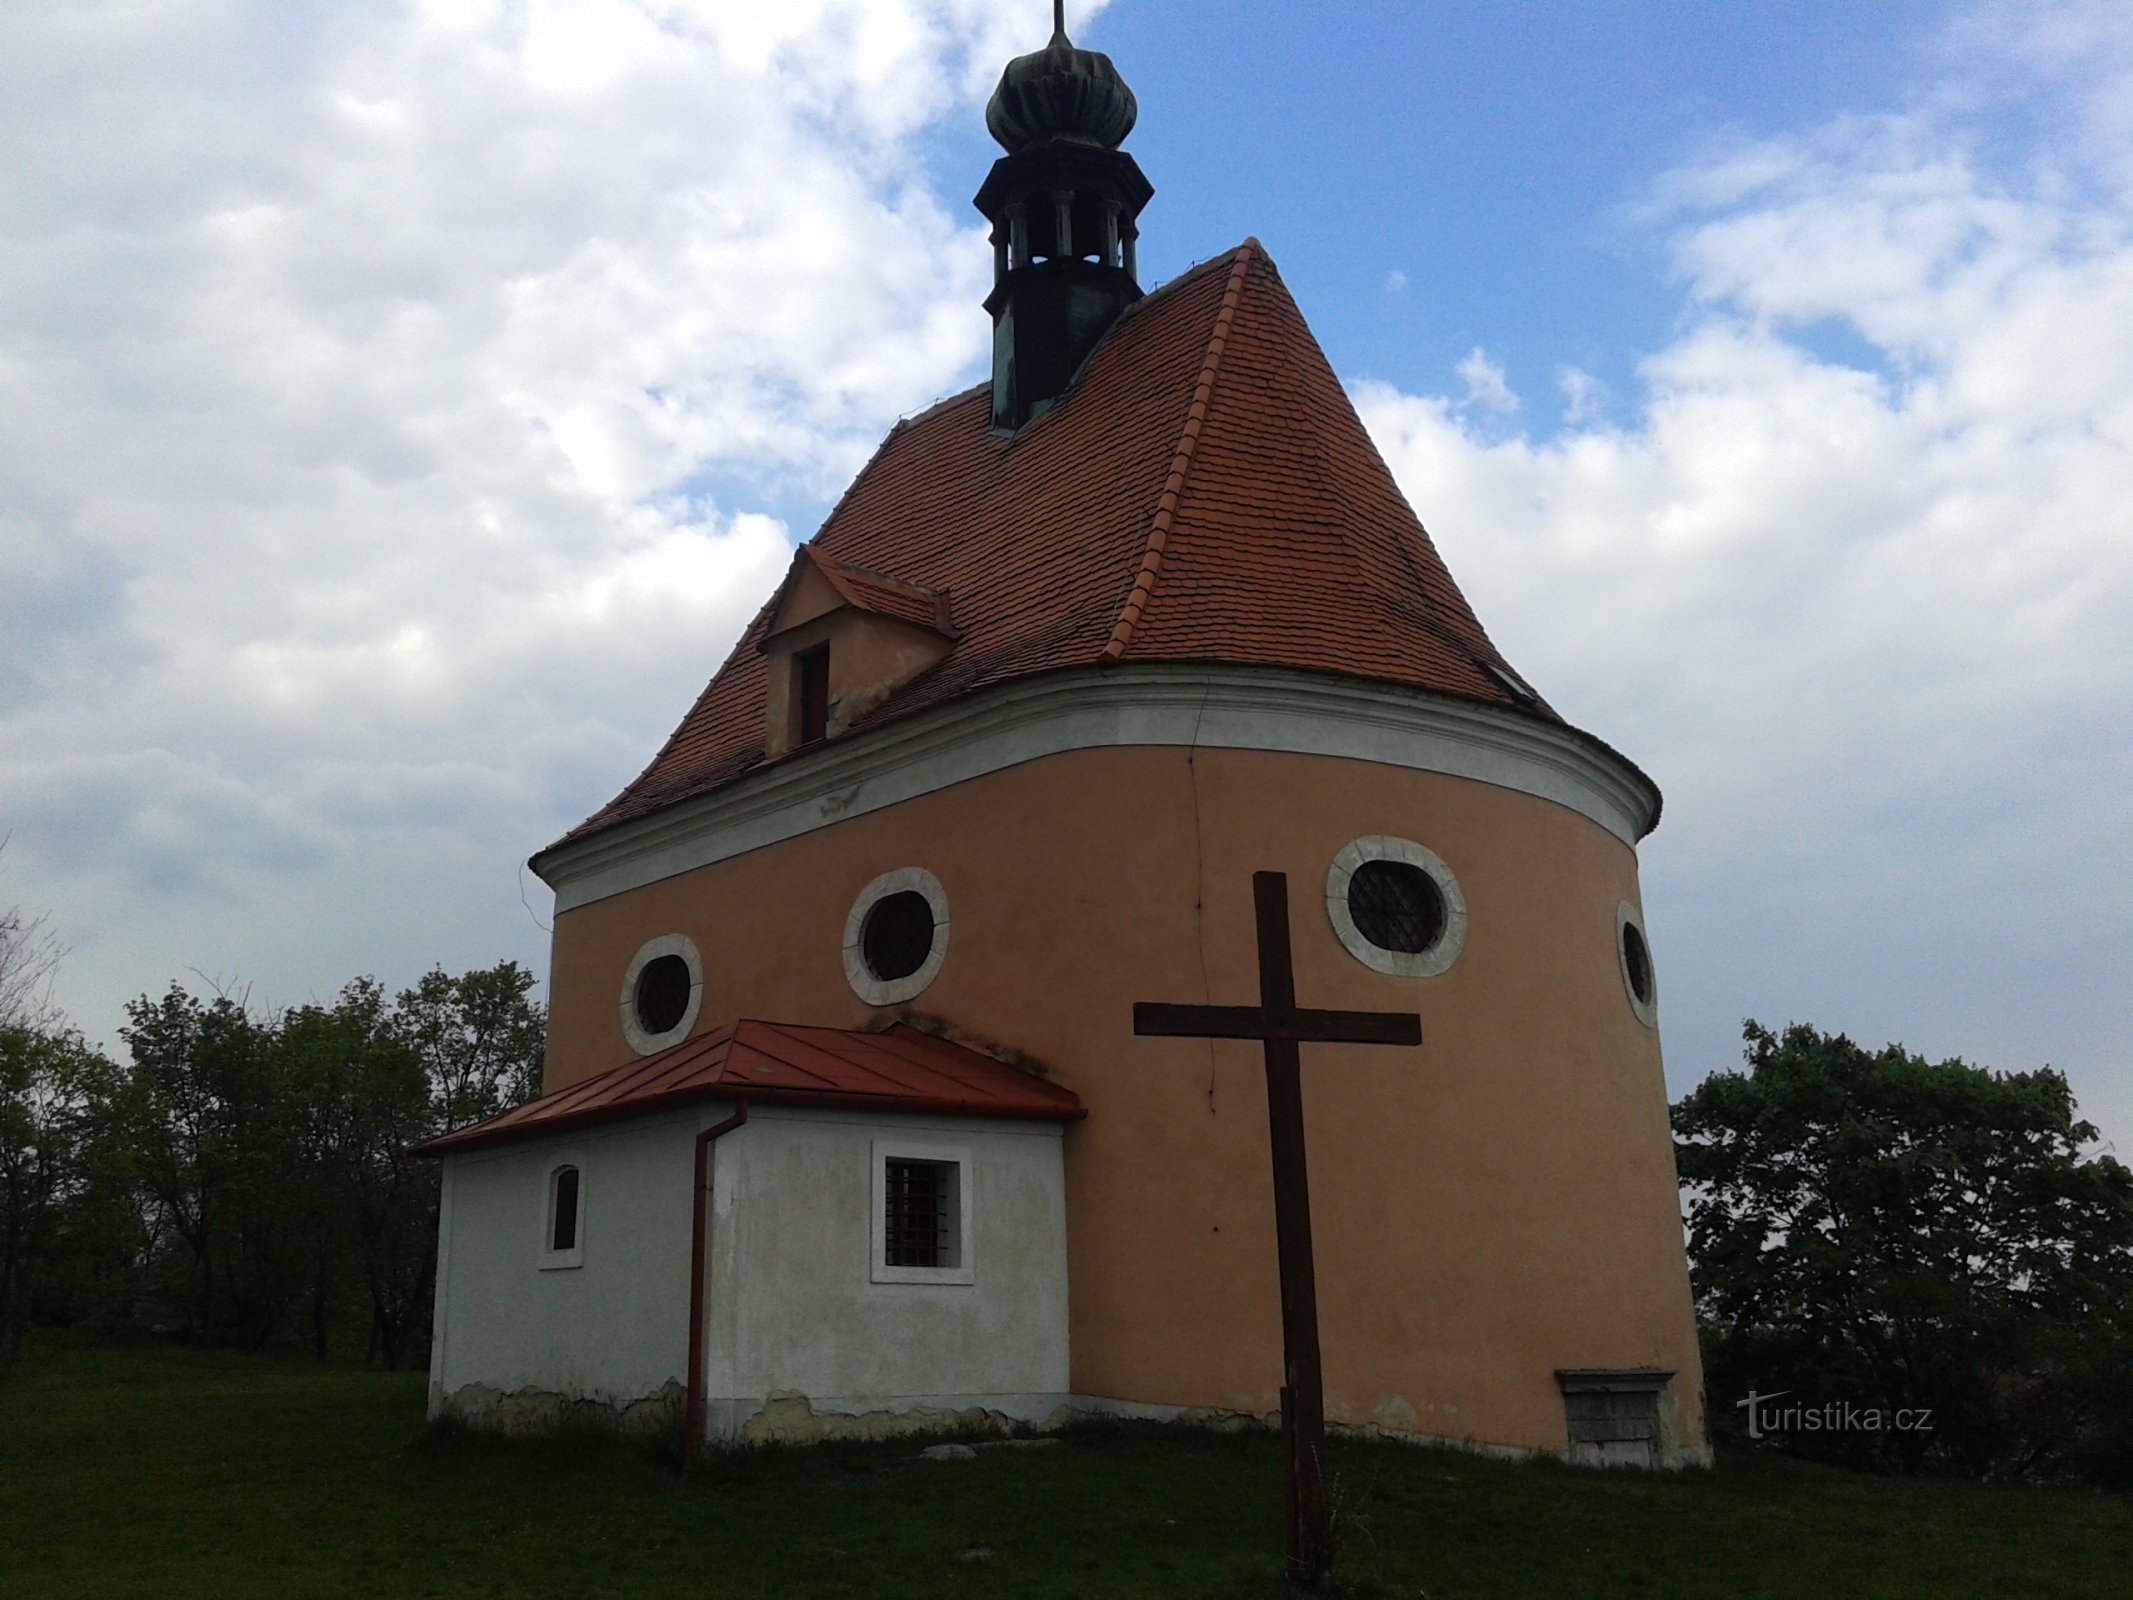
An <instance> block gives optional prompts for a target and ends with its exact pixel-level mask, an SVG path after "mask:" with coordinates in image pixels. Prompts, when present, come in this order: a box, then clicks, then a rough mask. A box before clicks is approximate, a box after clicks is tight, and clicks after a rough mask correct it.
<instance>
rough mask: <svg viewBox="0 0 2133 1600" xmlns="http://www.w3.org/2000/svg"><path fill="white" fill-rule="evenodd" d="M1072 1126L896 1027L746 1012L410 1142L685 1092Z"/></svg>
mask: <svg viewBox="0 0 2133 1600" xmlns="http://www.w3.org/2000/svg"><path fill="white" fill-rule="evenodd" d="M735 1099H739V1100H748V1101H751V1102H754V1103H756V1104H759V1105H789V1106H821V1107H833V1108H838V1109H845V1110H850V1109H858V1110H867V1111H900V1112H913V1111H922V1112H932V1113H934V1114H935V1115H951V1116H965V1117H1018V1118H1024V1119H1029V1120H1036V1121H1051V1122H1073V1121H1077V1120H1079V1119H1080V1118H1082V1117H1084V1116H1086V1115H1087V1114H1088V1113H1087V1112H1086V1111H1085V1110H1083V1108H1082V1104H1081V1100H1080V1098H1079V1097H1078V1096H1077V1095H1075V1094H1074V1092H1073V1091H1072V1090H1070V1089H1062V1088H1061V1087H1060V1086H1059V1085H1058V1084H1056V1083H1051V1082H1048V1081H1047V1080H1045V1079H1043V1078H1040V1077H1037V1076H1036V1075H1035V1074H1034V1073H1029V1072H1024V1071H1022V1070H1021V1069H1020V1068H1017V1067H1010V1066H1007V1065H1005V1064H1003V1063H1001V1062H998V1061H995V1060H993V1059H992V1058H991V1057H990V1056H983V1055H980V1054H978V1053H977V1052H976V1051H975V1050H972V1049H969V1048H968V1047H966V1046H964V1045H959V1044H951V1043H950V1042H949V1041H947V1040H946V1039H936V1038H935V1037H933V1035H931V1034H927V1033H920V1032H919V1031H918V1030H917V1029H916V1028H911V1027H907V1026H904V1025H902V1024H899V1025H898V1026H896V1027H893V1028H891V1029H889V1030H888V1031H887V1032H886V1033H856V1032H851V1031H848V1030H846V1029H842V1028H803V1027H795V1026H791V1025H788V1024H785V1023H779V1022H753V1021H749V1020H748V1019H746V1018H744V1019H742V1020H741V1021H739V1022H737V1023H735V1024H733V1026H731V1027H728V1028H720V1029H719V1030H717V1031H716V1032H714V1033H706V1034H699V1035H698V1036H697V1037H695V1038H693V1039H685V1040H683V1041H682V1042H681V1043H680V1044H677V1045H674V1046H672V1047H671V1048H669V1049H666V1050H662V1051H660V1052H659V1053H658V1054H657V1055H653V1056H646V1057H645V1058H644V1059H643V1060H642V1061H636V1062H632V1063H631V1064H629V1065H628V1066H623V1067H616V1068H614V1069H613V1070H611V1071H608V1072H603V1073H600V1074H598V1075H596V1076H594V1077H591V1078H588V1079H586V1080H585V1081H584V1082H583V1083H578V1084H573V1085H572V1086H571V1087H570V1088H568V1089H559V1090H557V1091H556V1092H555V1093H554V1094H550V1095H543V1096H542V1097H541V1098H540V1099H538V1100H535V1101H533V1102H532V1103H531V1104H529V1105H523V1106H519V1107H517V1108H516V1109H514V1110H511V1111H506V1112H504V1113H503V1114H502V1115H501V1116H495V1117H491V1118H489V1120H488V1121H486V1122H477V1123H475V1124H473V1125H472V1126H471V1127H466V1128H458V1129H455V1130H454V1131H452V1132H451V1133H447V1134H443V1135H440V1136H439V1137H437V1138H435V1139H432V1140H430V1141H429V1142H428V1143H426V1144H421V1145H417V1146H416V1147H415V1148H416V1150H417V1152H418V1153H420V1154H422V1155H447V1154H450V1153H452V1152H455V1151H459V1150H469V1149H474V1148H476V1147H478V1146H482V1145H490V1144H501V1143H503V1142H505V1141H507V1140H513V1139H528V1138H533V1137H535V1136H536V1135H539V1134H545V1133H560V1132H562V1131H564V1130H566V1129H570V1128H580V1127H584V1126H586V1125H587V1124H589V1123H597V1122H606V1121H609V1120H610V1119H613V1118H616V1117H626V1116H634V1115H637V1114H639V1113H642V1112H646V1111H659V1110H664V1109H666V1108H667V1107H669V1106H678V1105H683V1104H686V1103H688V1102H689V1101H692V1100H735Z"/></svg>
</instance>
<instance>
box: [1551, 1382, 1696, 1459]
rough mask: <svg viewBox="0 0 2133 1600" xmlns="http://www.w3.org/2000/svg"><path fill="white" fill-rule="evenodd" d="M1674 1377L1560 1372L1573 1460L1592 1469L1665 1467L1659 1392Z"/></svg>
mask: <svg viewBox="0 0 2133 1600" xmlns="http://www.w3.org/2000/svg"><path fill="white" fill-rule="evenodd" d="M1673 1376H1674V1375H1673V1374H1672V1373H1671V1372H1656V1371H1650V1370H1632V1371H1627V1372H1609V1371H1591V1370H1578V1371H1570V1372H1558V1373H1557V1374H1556V1375H1555V1377H1556V1381H1557V1382H1558V1383H1560V1384H1561V1385H1562V1386H1563V1415H1564V1420H1565V1421H1566V1422H1567V1423H1568V1424H1569V1432H1570V1459H1571V1461H1573V1462H1574V1463H1576V1464H1577V1465H1579V1466H1586V1467H1656V1466H1658V1465H1659V1447H1660V1438H1659V1392H1660V1390H1662V1389H1664V1388H1665V1387H1666V1386H1667V1383H1668V1381H1669V1380H1670V1379H1672V1377H1673Z"/></svg>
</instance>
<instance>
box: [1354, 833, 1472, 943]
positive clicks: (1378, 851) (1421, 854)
mask: <svg viewBox="0 0 2133 1600" xmlns="http://www.w3.org/2000/svg"><path fill="white" fill-rule="evenodd" d="M1372 861H1398V862H1402V863H1404V864H1406V865H1407V866H1410V867H1417V868H1420V869H1421V870H1422V871H1423V872H1424V873H1426V874H1428V876H1429V880H1430V881H1431V882H1432V883H1434V884H1435V885H1436V886H1437V893H1438V894H1439V895H1441V896H1443V898H1444V931H1443V932H1442V933H1440V934H1438V935H1437V942H1436V943H1435V944H1433V945H1431V946H1430V947H1429V948H1428V949H1427V950H1387V949H1385V948H1384V947H1383V946H1380V945H1375V944H1372V943H1371V942H1370V939H1369V937H1368V936H1367V935H1366V934H1365V933H1364V932H1363V930H1362V929H1361V928H1358V927H1357V926H1356V925H1355V916H1354V913H1352V912H1351V911H1350V910H1349V909H1348V880H1349V879H1351V878H1353V877H1354V876H1355V874H1356V872H1357V870H1358V869H1359V868H1361V867H1362V866H1364V865H1365V864H1366V863H1368V862H1372ZM1326 917H1327V919H1328V920H1329V921H1331V922H1332V924H1333V932H1334V936H1335V937H1336V938H1338V939H1339V940H1340V942H1341V948H1342V949H1344V950H1346V951H1347V952H1348V954H1350V955H1351V956H1354V957H1355V959H1356V960H1358V961H1360V962H1362V964H1363V965H1364V966H1366V967H1368V968H1369V969H1370V970H1371V971H1372V972H1382V973H1384V974H1385V975H1386V976H1387V977H1392V978H1434V977H1437V976H1438V975H1439V974H1441V973H1444V972H1447V971H1449V970H1450V969H1451V965H1452V963H1453V962H1454V961H1457V960H1458V959H1459V952H1460V951H1461V950H1464V949H1465V948H1466V896H1465V895H1464V894H1462V893H1461V892H1460V889H1459V880H1458V879H1457V878H1455V877H1453V876H1452V869H1451V868H1450V867H1447V866H1446V865H1445V864H1444V858H1443V857H1442V856H1440V855H1438V854H1437V852H1436V851H1434V850H1432V849H1430V848H1429V847H1428V846H1427V845H1419V844H1416V843H1415V842H1414V840H1412V839H1396V838H1393V837H1392V836H1390V835H1389V834H1379V833H1372V834H1365V835H1364V836H1363V837H1362V838H1360V839H1351V840H1350V841H1349V842H1348V843H1347V844H1345V845H1343V846H1342V847H1341V850H1340V853H1339V854H1338V855H1336V856H1335V857H1334V858H1333V865H1332V866H1331V867H1329V868H1327V869H1326Z"/></svg>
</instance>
